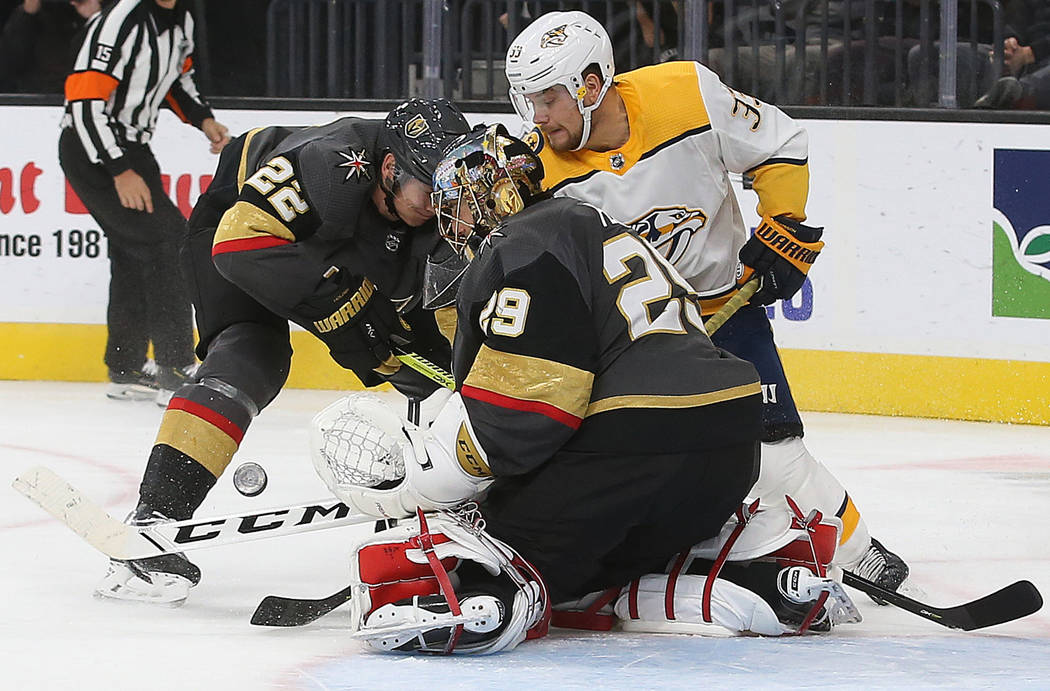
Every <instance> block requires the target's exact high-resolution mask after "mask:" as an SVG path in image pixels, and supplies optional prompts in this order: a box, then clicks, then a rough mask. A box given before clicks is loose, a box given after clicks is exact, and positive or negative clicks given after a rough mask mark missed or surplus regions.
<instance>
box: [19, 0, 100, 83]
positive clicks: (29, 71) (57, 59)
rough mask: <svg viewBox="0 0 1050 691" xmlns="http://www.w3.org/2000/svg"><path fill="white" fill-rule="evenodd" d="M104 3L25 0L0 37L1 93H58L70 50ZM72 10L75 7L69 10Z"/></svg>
mask: <svg viewBox="0 0 1050 691" xmlns="http://www.w3.org/2000/svg"><path fill="white" fill-rule="evenodd" d="M101 4H102V2H101V0H72V1H69V0H59V1H58V2H56V1H55V0H25V1H24V2H23V3H21V4H20V5H19V6H17V7H15V8H14V9H13V10H12V11H11V14H10V15H9V16H8V18H7V21H6V22H5V23H4V28H3V33H2V34H0V93H58V92H59V91H61V90H62V82H63V80H64V79H65V77H66V74H67V73H68V72H69V67H70V65H71V60H70V46H71V45H72V44H73V42H74V38H75V37H76V35H77V32H78V31H80V30H81V28H82V27H83V25H84V22H85V20H87V19H88V18H90V17H91V16H92V15H94V14H95V13H96V12H98V11H99V9H100V8H101ZM69 6H72V8H70V7H69Z"/></svg>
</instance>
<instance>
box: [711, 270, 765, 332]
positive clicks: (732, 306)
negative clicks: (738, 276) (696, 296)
mask: <svg viewBox="0 0 1050 691" xmlns="http://www.w3.org/2000/svg"><path fill="white" fill-rule="evenodd" d="M760 285H762V279H761V278H752V279H751V280H750V281H748V282H747V283H745V284H744V285H743V286H742V287H741V288H740V290H738V291H737V293H736V295H734V296H733V297H731V298H729V300H727V301H726V304H724V305H722V307H721V309H719V310H718V311H717V312H715V313H714V314H712V315H711V316H710V317H708V318H707V321H706V322H704V328H705V329H706V330H707V335H708V336H710V335H711V334H713V333H714V332H716V331H718V330H719V329H720V328H722V325H723V324H725V323H726V322H727V321H729V318H730V317H732V316H733V315H734V314H736V311H737V310H738V309H740V308H741V307H743V306H744V305H746V304H747V301H748V300H750V299H751V296H752V295H754V294H755V291H756V290H758V287H759V286H760Z"/></svg>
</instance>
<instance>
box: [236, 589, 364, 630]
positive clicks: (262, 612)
mask: <svg viewBox="0 0 1050 691" xmlns="http://www.w3.org/2000/svg"><path fill="white" fill-rule="evenodd" d="M350 588H351V586H346V587H345V588H343V589H342V590H340V591H339V592H338V593H333V594H332V595H329V596H328V597H323V598H320V599H319V600H308V599H306V598H294V597H280V596H278V595H267V596H266V597H264V598H263V599H262V602H260V603H259V606H258V607H256V608H255V613H254V614H253V615H252V623H253V624H255V625H256V626H304V625H306V624H309V623H310V622H312V621H314V620H315V619H320V618H321V617H323V616H324V615H326V614H328V613H329V612H331V611H332V610H333V609H335V608H336V607H338V606H339V605H341V604H343V603H344V602H346V601H347V600H349V599H350Z"/></svg>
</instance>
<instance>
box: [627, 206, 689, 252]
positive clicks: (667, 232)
mask: <svg viewBox="0 0 1050 691" xmlns="http://www.w3.org/2000/svg"><path fill="white" fill-rule="evenodd" d="M627 225H629V226H631V228H632V229H633V230H634V232H636V233H637V234H638V235H640V236H641V237H643V238H645V239H646V240H648V241H649V242H651V243H652V244H653V246H654V247H656V248H657V249H658V250H659V251H660V254H662V255H664V257H666V258H667V260H668V261H670V262H671V263H672V264H673V263H675V262H677V261H678V260H679V259H681V258H682V255H683V254H685V250H686V248H687V247H688V246H689V241H690V240H691V239H692V237H693V234H694V233H696V232H697V231H699V230H700V229H701V228H703V227H704V226H705V225H707V214H705V213H704V212H703V210H702V209H689V208H686V207H684V206H661V207H658V208H656V209H650V210H649V212H648V213H646V214H645V215H644V216H641V217H639V218H638V219H636V220H634V221H632V222H630V223H628V224H627Z"/></svg>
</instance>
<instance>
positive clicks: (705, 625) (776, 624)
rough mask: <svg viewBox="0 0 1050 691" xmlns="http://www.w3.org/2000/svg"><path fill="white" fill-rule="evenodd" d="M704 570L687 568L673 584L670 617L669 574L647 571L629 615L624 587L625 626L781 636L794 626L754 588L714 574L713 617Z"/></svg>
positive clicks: (620, 603)
mask: <svg viewBox="0 0 1050 691" xmlns="http://www.w3.org/2000/svg"><path fill="white" fill-rule="evenodd" d="M706 583H707V577H706V576H698V575H693V574H683V575H680V576H679V577H678V581H677V583H675V588H674V602H673V611H672V615H673V618H672V617H669V616H668V612H667V610H666V597H665V593H666V592H667V576H666V575H663V574H649V575H646V576H642V577H641V578H640V579H639V582H638V590H637V596H636V597H635V598H634V599H635V602H634V608H633V609H634V610H635V613H636V614H637V616H635V617H632V616H631V610H632V607H631V598H632V595H631V592H630V589H629V588H625V589H624V591H623V592H622V593H621V594H620V597H619V598H618V599H617V600H616V607H615V610H616V616H618V617H619V618H620V619H621V620H622V621H623V629H624V630H625V631H640V632H642V631H644V632H654V633H690V634H700V635H714V636H726V635H736V634H741V633H752V634H759V635H763V636H780V635H783V634H785V633H791V632H792V629H790V628H789V627H787V626H785V625H784V624H782V623H781V622H780V621H779V620H778V619H777V617H776V614H774V613H773V608H772V607H770V606H769V604H767V603H766V601H765V600H763V599H762V598H760V597H759V596H758V595H756V594H755V593H753V592H751V591H750V590H747V589H746V588H743V587H741V586H739V585H736V584H735V583H731V582H729V581H727V580H724V579H721V578H716V579H715V583H714V586H713V587H712V589H711V619H712V621H711V622H705V621H704V617H703V608H702V602H703V594H704V585H705V584H706Z"/></svg>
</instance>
